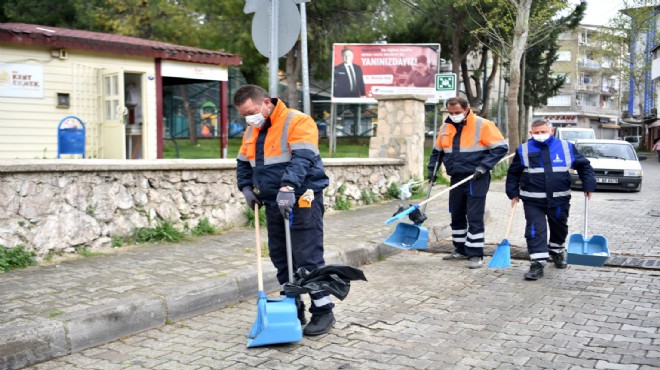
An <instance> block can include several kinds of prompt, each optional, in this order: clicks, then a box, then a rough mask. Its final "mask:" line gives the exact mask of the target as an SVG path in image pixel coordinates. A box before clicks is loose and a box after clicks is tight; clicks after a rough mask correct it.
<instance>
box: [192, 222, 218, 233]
mask: <svg viewBox="0 0 660 370" xmlns="http://www.w3.org/2000/svg"><path fill="white" fill-rule="evenodd" d="M191 233H192V234H193V235H195V236H201V235H206V234H210V235H215V234H217V233H218V229H216V228H215V227H214V226H213V225H211V223H210V222H209V219H208V218H203V219H201V220H200V221H199V223H198V224H197V226H195V227H194V228H193V229H192V231H191Z"/></svg>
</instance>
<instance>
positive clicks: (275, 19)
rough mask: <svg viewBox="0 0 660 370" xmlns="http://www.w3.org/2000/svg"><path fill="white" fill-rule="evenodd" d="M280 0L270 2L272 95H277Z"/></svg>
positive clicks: (270, 75) (269, 84) (269, 63)
mask: <svg viewBox="0 0 660 370" xmlns="http://www.w3.org/2000/svg"><path fill="white" fill-rule="evenodd" d="M279 10H280V9H279V0H271V2H270V58H269V60H268V72H269V74H268V77H269V78H268V86H269V88H268V90H269V94H270V96H271V97H273V98H275V97H277V95H278V94H277V90H278V89H277V82H278V78H277V69H278V65H277V62H278V58H277V49H278V45H277V40H278V39H279V35H278V33H277V31H278V29H279V27H278V26H279V18H280V17H279Z"/></svg>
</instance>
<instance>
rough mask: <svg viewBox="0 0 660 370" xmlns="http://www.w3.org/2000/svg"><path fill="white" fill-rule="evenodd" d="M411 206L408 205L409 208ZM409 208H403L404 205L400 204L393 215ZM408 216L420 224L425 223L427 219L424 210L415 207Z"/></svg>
mask: <svg viewBox="0 0 660 370" xmlns="http://www.w3.org/2000/svg"><path fill="white" fill-rule="evenodd" d="M413 206H414V204H411V205H410V207H413ZM410 207H408V208H410ZM408 208H403V205H401V204H399V209H397V210H396V212H394V214H393V215H392V217H394V216H396V215H398V214H399V213H401V212H403V211H405V210H406V209H408ZM408 218H409V219H410V221H412V223H414V224H416V225H419V224H421V223H423V222H424V221H426V214H425V213H422V211H420V209H419V208H415V210H414V211H412V212H410V213H409V214H408Z"/></svg>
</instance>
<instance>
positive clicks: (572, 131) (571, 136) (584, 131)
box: [555, 127, 596, 143]
mask: <svg viewBox="0 0 660 370" xmlns="http://www.w3.org/2000/svg"><path fill="white" fill-rule="evenodd" d="M555 137H556V138H558V139H562V140H567V141H570V142H572V143H575V140H578V139H595V138H596V133H595V132H594V129H592V128H582V127H557V128H556V129H555Z"/></svg>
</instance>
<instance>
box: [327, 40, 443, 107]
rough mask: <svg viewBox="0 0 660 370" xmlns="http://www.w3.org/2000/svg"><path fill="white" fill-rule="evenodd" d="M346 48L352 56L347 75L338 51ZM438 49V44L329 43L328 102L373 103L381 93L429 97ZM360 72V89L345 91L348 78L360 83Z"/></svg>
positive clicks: (430, 95) (437, 60) (433, 81)
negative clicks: (331, 47)
mask: <svg viewBox="0 0 660 370" xmlns="http://www.w3.org/2000/svg"><path fill="white" fill-rule="evenodd" d="M346 49H350V53H352V55H353V58H352V59H353V60H352V62H353V63H352V64H353V66H352V67H351V68H352V69H353V71H351V72H350V74H351V76H352V77H351V78H348V77H346V76H347V74H349V72H346V71H347V70H348V69H347V68H346V67H344V66H342V65H343V64H345V63H344V62H345V61H344V58H343V57H342V51H345V50H346ZM439 51H440V45H439V44H333V53H332V55H333V59H332V65H333V77H332V101H333V102H336V103H376V99H375V98H374V96H375V95H381V94H417V95H428V96H429V100H432V99H434V98H435V78H434V76H435V74H436V73H438V62H439ZM423 70H426V71H423ZM420 71H421V72H420ZM429 74H430V75H431V76H428V75H429ZM360 75H361V77H362V81H363V82H364V90H363V92H362V90H361V88H360V89H358V88H357V87H356V89H355V90H353V91H354V92H352V93H348V92H347V91H348V90H349V88H348V84H349V81H350V85H351V88H352V87H353V82H352V80H351V79H357V80H358V81H356V85H358V86H360V83H361V82H360V81H359V80H360ZM357 90H359V92H358V91H357Z"/></svg>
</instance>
